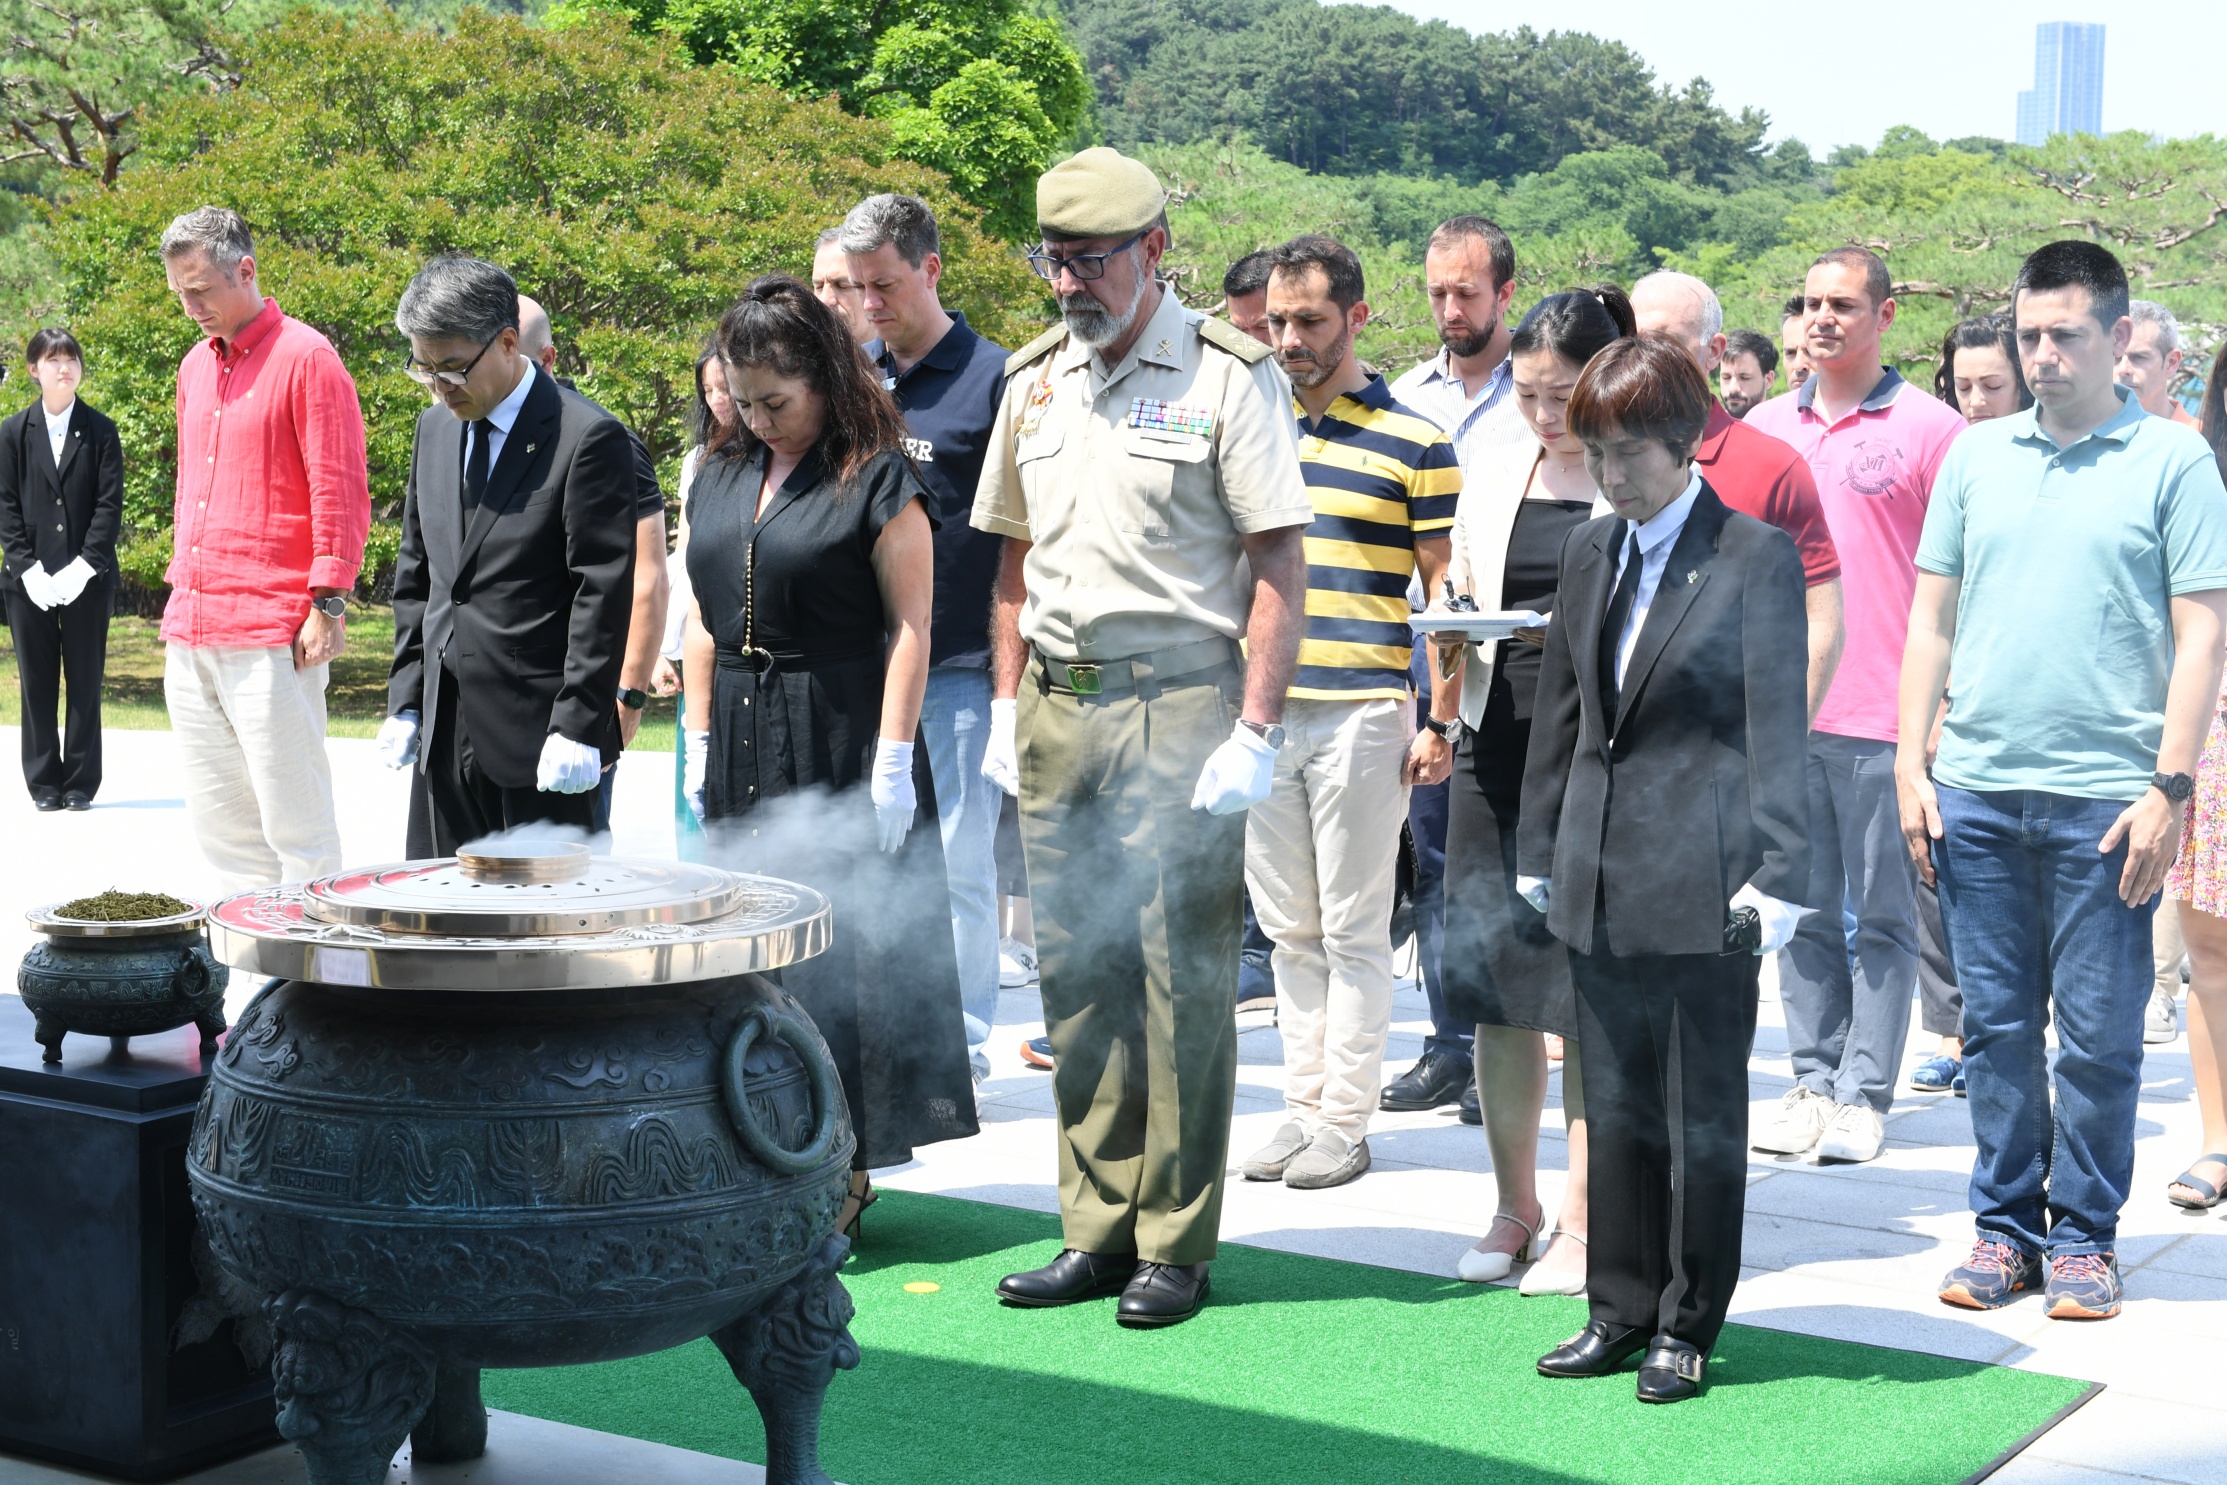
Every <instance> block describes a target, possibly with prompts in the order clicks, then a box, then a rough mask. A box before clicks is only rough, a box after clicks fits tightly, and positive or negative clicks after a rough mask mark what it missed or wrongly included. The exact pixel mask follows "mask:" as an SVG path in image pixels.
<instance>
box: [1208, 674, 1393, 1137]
mask: <svg viewBox="0 0 2227 1485" xmlns="http://www.w3.org/2000/svg"><path fill="white" fill-rule="evenodd" d="M1409 710H1410V709H1409V705H1408V703H1407V702H1404V701H1392V700H1389V699H1385V698H1375V699H1370V700H1363V701H1318V700H1312V699H1307V698H1300V697H1295V698H1293V699H1292V700H1290V701H1287V702H1286V703H1284V746H1283V750H1282V751H1281V752H1280V753H1278V754H1277V756H1276V782H1275V787H1274V788H1273V790H1272V791H1271V792H1270V793H1269V796H1268V798H1266V799H1265V800H1263V801H1261V802H1260V803H1259V804H1256V805H1254V806H1253V808H1252V809H1251V811H1250V812H1248V814H1247V816H1246V824H1245V885H1246V886H1247V887H1249V888H1250V889H1251V890H1252V894H1253V915H1254V916H1255V917H1256V918H1258V919H1259V920H1260V926H1261V931H1262V932H1263V933H1266V934H1267V935H1268V937H1269V940H1270V942H1272V943H1274V944H1275V946H1276V952H1275V957H1274V960H1273V963H1274V965H1275V970H1276V1024H1277V1026H1278V1028H1279V1029H1280V1030H1281V1031H1282V1032H1283V1037H1284V1106H1285V1108H1287V1109H1288V1110H1289V1111H1290V1113H1291V1117H1292V1120H1293V1122H1294V1123H1296V1124H1298V1126H1299V1127H1300V1128H1301V1129H1303V1130H1305V1131H1306V1132H1307V1134H1308V1135H1309V1136H1310V1137H1311V1136H1313V1135H1315V1134H1317V1133H1319V1132H1320V1131H1322V1130H1323V1129H1326V1128H1327V1129H1334V1130H1336V1131H1337V1132H1338V1133H1340V1134H1342V1135H1344V1136H1345V1137H1346V1139H1347V1140H1348V1141H1350V1142H1352V1143H1354V1144H1358V1143H1360V1141H1361V1140H1362V1139H1363V1137H1365V1136H1366V1135H1367V1134H1368V1132H1369V1115H1370V1114H1371V1113H1372V1112H1374V1111H1375V1109H1376V1097H1377V1092H1378V1089H1379V1087H1380V1085H1381V1084H1382V1082H1383V1080H1384V1039H1385V1036H1386V1034H1387V1033H1388V1032H1389V1031H1390V1030H1391V1027H1392V898H1393V894H1394V891H1395V886H1396V884H1395V880H1394V878H1395V869H1396V866H1397V863H1398V858H1399V849H1400V825H1401V823H1402V822H1403V821H1404V820H1406V818H1407V793H1408V790H1407V785H1405V784H1404V783H1402V782H1401V781H1400V772H1401V764H1402V763H1403V762H1404V761H1405V760H1406V757H1407V749H1408V743H1409V742H1410V740H1411V739H1412V737H1413V732H1414V729H1413V726H1412V724H1411V723H1410V722H1409V720H1408V718H1409Z"/></svg>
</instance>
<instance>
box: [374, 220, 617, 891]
mask: <svg viewBox="0 0 2227 1485" xmlns="http://www.w3.org/2000/svg"><path fill="white" fill-rule="evenodd" d="M395 325H396V327H397V328H399V329H400V330H401V331H402V333H403V334H404V335H406V336H408V337H409V338H410V364H409V367H408V370H409V372H410V375H411V376H412V377H414V378H415V379H416V380H417V381H418V382H420V383H421V384H423V385H425V386H427V387H430V388H431V389H432V390H433V394H434V396H435V397H436V398H437V399H438V402H439V404H440V405H439V406H435V407H432V408H428V409H427V410H426V411H425V412H424V413H423V414H422V415H420V417H419V418H418V428H417V444H416V447H415V449H414V450H413V452H412V455H411V461H410V485H409V493H408V496H407V498H406V499H405V501H404V504H403V512H402V554H401V560H400V562H399V563H398V564H397V566H396V569H395V585H394V588H395V591H394V670H393V672H392V674H391V676H390V677H389V679H388V682H387V710H388V712H389V716H388V718H387V721H386V725H385V726H384V727H382V728H381V730H380V734H379V742H380V750H381V753H382V756H383V757H384V758H385V760H386V761H387V763H388V764H389V766H390V767H400V766H402V765H403V764H405V763H407V762H409V761H411V759H413V758H416V759H417V760H418V761H419V765H420V767H422V768H423V769H424V771H425V782H426V788H427V792H428V794H429V795H430V796H431V800H432V805H433V839H434V845H435V848H436V849H437V850H438V851H439V852H440V853H441V854H443V855H449V854H453V853H454V852H455V851H456V849H457V847H459V846H461V845H464V844H466V843H468V842H470V841H472V840H475V839H477V838H478V837H480V836H484V835H488V834H490V833H492V832H495V831H498V830H507V829H511V828H513V827H515V826H519V825H524V824H527V823H530V822H535V821H549V822H553V823H556V824H563V825H573V826H577V827H579V828H580V829H581V830H583V831H585V830H587V829H589V828H590V827H591V825H592V822H593V811H594V790H595V787H596V783H597V780H598V779H599V777H600V776H601V773H602V770H603V766H604V764H605V762H606V761H608V760H615V759H616V758H617V757H618V755H619V748H620V740H619V724H618V711H617V703H618V692H619V666H620V662H621V660H622V659H623V656H624V652H625V648H626V635H627V617H628V612H629V610H630V609H631V608H632V606H633V602H634V501H635V465H634V451H633V448H632V445H631V444H630V443H629V442H628V440H627V435H626V430H625V429H624V428H623V427H621V426H620V425H619V423H618V421H617V420H616V419H614V418H613V417H612V416H611V415H610V414H609V413H606V412H604V411H603V410H602V409H601V408H598V407H596V406H595V404H593V403H591V402H589V401H588V400H587V399H586V398H584V397H581V396H580V395H579V394H578V393H576V392H571V391H567V390H565V389H564V388H562V387H560V386H558V385H557V383H556V381H555V380H554V379H553V378H551V377H549V376H548V375H547V374H545V373H542V372H538V371H536V370H535V369H534V367H533V365H532V363H531V362H530V361H529V360H528V359H527V358H526V357H525V356H524V355H522V354H520V352H519V348H518V285H517V284H516V283H515V282H514V281H513V280H512V279H511V276H510V275H509V274H508V273H506V272H504V271H503V270H502V269H501V268H498V267H496V266H495V265H494V264H492V263H489V262H485V261H484V260H482V259H478V258H469V257H465V256H463V255H461V254H449V255H444V256H442V257H439V258H435V259H434V260H433V261H432V262H430V263H428V264H426V266H425V267H424V268H423V269H422V270H421V271H420V272H419V273H418V276H417V277H416V278H414V279H412V280H411V281H410V286H409V287H408V288H407V289H405V290H403V293H402V302H401V304H400V305H399V306H398V307H397V308H396V310H395ZM421 719H422V722H423V728H422V733H421V728H420V722H421Z"/></svg>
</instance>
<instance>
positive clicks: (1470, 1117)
mask: <svg viewBox="0 0 2227 1485" xmlns="http://www.w3.org/2000/svg"><path fill="white" fill-rule="evenodd" d="M1455 1117H1456V1118H1458V1119H1460V1120H1461V1122H1462V1123H1464V1124H1469V1125H1478V1124H1482V1123H1484V1122H1485V1109H1484V1105H1483V1104H1481V1103H1479V1102H1478V1101H1477V1080H1476V1079H1475V1078H1474V1077H1472V1078H1471V1079H1470V1080H1469V1086H1468V1087H1467V1088H1464V1089H1462V1091H1461V1112H1460V1113H1459V1114H1457V1115H1456V1116H1455Z"/></svg>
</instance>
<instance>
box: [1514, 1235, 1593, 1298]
mask: <svg viewBox="0 0 2227 1485" xmlns="http://www.w3.org/2000/svg"><path fill="white" fill-rule="evenodd" d="M1558 1237H1566V1238H1568V1239H1569V1240H1570V1241H1571V1242H1573V1243H1576V1244H1577V1245H1578V1246H1579V1247H1581V1248H1585V1249H1586V1251H1587V1252H1588V1253H1590V1252H1591V1251H1592V1250H1591V1248H1590V1247H1589V1246H1588V1245H1587V1243H1586V1241H1585V1239H1583V1238H1581V1237H1579V1236H1578V1235H1577V1234H1576V1233H1574V1232H1564V1231H1563V1230H1562V1229H1561V1228H1559V1227H1557V1228H1555V1229H1554V1231H1552V1232H1550V1233H1548V1234H1547V1246H1548V1247H1549V1248H1551V1247H1553V1246H1554V1240H1555V1239H1556V1238H1558ZM1539 1256H1540V1257H1541V1258H1544V1257H1546V1254H1545V1253H1543V1252H1542V1253H1541V1254H1540V1255H1539ZM1516 1292H1517V1293H1518V1294H1532V1295H1537V1294H1583V1293H1584V1292H1585V1275H1583V1274H1579V1275H1578V1276H1577V1278H1576V1279H1575V1280H1571V1279H1555V1278H1550V1277H1548V1276H1547V1275H1546V1274H1544V1273H1542V1272H1541V1268H1540V1265H1538V1264H1533V1265H1532V1266H1531V1272H1529V1273H1527V1274H1525V1275H1524V1276H1523V1282H1522V1283H1520V1284H1518V1285H1517V1286H1516Z"/></svg>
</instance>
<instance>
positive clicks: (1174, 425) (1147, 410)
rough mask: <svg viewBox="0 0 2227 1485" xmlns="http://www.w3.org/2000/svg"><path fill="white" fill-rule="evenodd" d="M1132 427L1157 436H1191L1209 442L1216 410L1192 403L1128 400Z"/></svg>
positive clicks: (1154, 399) (1156, 398)
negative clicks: (1145, 430) (1170, 434)
mask: <svg viewBox="0 0 2227 1485" xmlns="http://www.w3.org/2000/svg"><path fill="white" fill-rule="evenodd" d="M1129 426H1130V427H1132V428H1146V429H1150V430H1151V431H1152V432H1154V433H1189V434H1192V435H1194V436H1196V437H1199V438H1208V437H1211V436H1212V435H1213V432H1214V409H1213V408H1211V407H1201V406H1199V405H1197V404H1195V403H1190V402H1166V401H1162V400H1161V399H1160V398H1158V397H1132V398H1130V399H1129Z"/></svg>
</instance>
